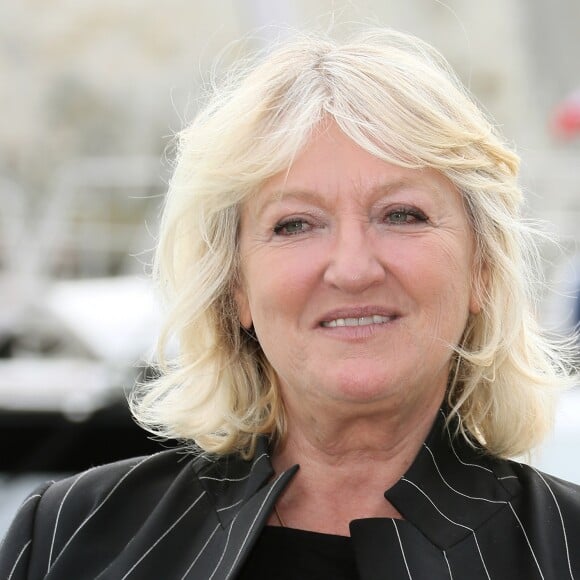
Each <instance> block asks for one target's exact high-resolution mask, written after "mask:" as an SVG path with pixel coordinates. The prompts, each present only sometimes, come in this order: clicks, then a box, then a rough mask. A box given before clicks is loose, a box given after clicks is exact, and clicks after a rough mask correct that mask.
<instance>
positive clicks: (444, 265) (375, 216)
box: [236, 124, 478, 409]
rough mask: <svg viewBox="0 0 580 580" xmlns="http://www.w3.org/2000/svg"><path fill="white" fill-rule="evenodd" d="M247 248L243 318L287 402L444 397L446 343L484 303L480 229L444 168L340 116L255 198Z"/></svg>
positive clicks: (248, 208)
mask: <svg viewBox="0 0 580 580" xmlns="http://www.w3.org/2000/svg"><path fill="white" fill-rule="evenodd" d="M240 248H241V273H242V276H241V283H240V287H239V288H238V290H237V296H236V298H237V304H238V308H239V315H240V321H241V323H242V325H243V326H245V327H250V326H251V325H253V326H254V329H255V332H256V334H257V337H258V340H259V341H260V344H261V346H262V348H263V350H264V352H265V354H266V356H267V358H268V360H269V361H270V363H271V364H272V366H273V367H274V369H275V371H276V373H277V374H278V377H279V379H280V384H281V388H282V396H283V398H284V401H285V404H286V406H287V408H288V407H289V408H291V409H292V408H295V409H298V408H301V407H302V408H304V406H305V405H309V404H310V403H311V404H316V403H320V402H327V403H330V402H332V403H333V404H342V405H348V406H351V407H352V406H353V405H355V406H356V405H357V404H365V405H367V406H368V405H369V403H370V404H372V405H375V406H376V405H380V404H381V403H384V402H386V401H390V402H393V401H394V402H396V403H397V404H400V405H404V404H415V405H416V404H418V402H419V401H423V402H424V403H425V402H426V401H427V400H430V401H431V402H433V401H434V400H435V399H438V400H439V402H441V399H442V398H443V396H444V392H445V387H446V384H447V377H448V371H449V361H450V356H451V349H450V345H456V344H457V343H458V341H459V340H460V337H461V335H462V332H463V330H464V328H465V325H466V322H467V318H468V315H469V312H470V311H471V312H476V311H477V310H478V304H477V301H476V300H475V298H474V295H473V292H472V279H473V278H475V276H474V273H473V267H474V264H473V240H472V235H471V230H470V227H469V223H468V220H467V216H466V213H465V210H464V207H463V204H462V199H461V196H460V194H459V193H458V192H457V191H456V189H455V188H454V186H453V185H452V184H451V182H450V181H449V180H447V179H446V178H445V177H444V176H442V175H441V174H439V173H437V172H436V171H434V170H428V169H427V170H414V169H405V168H401V167H398V166H395V165H392V164H389V163H387V162H384V161H382V160H379V159H378V158H376V157H374V156H372V155H370V154H369V153H367V152H366V151H364V150H363V149H361V148H360V147H359V146H358V145H356V144H355V143H354V142H353V141H351V140H350V139H349V138H347V137H346V136H345V135H344V134H343V133H342V132H341V131H340V130H339V129H338V128H337V127H336V126H335V125H332V124H331V125H329V126H328V128H324V129H321V131H320V132H318V133H316V134H315V136H314V137H313V138H312V140H311V141H310V142H309V144H308V145H307V147H306V148H305V149H304V150H303V151H302V152H301V154H300V155H299V156H298V157H297V158H296V160H295V162H294V163H293V164H292V166H291V167H290V169H289V171H287V172H283V173H281V174H279V175H276V176H274V177H273V178H271V179H270V180H269V181H268V182H266V183H265V185H264V186H263V187H262V189H261V190H260V191H259V192H258V194H257V195H255V196H254V197H252V198H250V199H249V200H247V201H246V202H245V205H244V206H243V208H242V217H241V228H240ZM437 404H438V403H437ZM372 405H371V406H372ZM359 406H360V405H359Z"/></svg>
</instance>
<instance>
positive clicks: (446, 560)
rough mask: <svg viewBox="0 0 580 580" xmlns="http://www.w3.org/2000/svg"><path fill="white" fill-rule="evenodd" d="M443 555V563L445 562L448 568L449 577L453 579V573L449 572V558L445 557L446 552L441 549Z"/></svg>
mask: <svg viewBox="0 0 580 580" xmlns="http://www.w3.org/2000/svg"><path fill="white" fill-rule="evenodd" d="M443 557H444V558H445V563H446V564H447V569H448V570H449V578H451V580H453V574H452V573H451V566H450V565H449V560H448V559H447V552H446V551H445V550H443Z"/></svg>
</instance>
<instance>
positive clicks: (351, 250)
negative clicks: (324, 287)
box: [324, 223, 386, 294]
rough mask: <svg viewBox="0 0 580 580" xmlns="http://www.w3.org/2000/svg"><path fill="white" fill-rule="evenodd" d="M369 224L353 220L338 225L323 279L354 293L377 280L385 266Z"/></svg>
mask: <svg viewBox="0 0 580 580" xmlns="http://www.w3.org/2000/svg"><path fill="white" fill-rule="evenodd" d="M378 249H379V248H378V240H377V239H376V235H374V232H373V231H372V227H370V226H368V224H364V223H352V224H349V225H345V226H342V227H340V228H339V229H338V230H337V232H336V234H335V236H334V239H333V244H332V248H331V251H330V253H329V256H328V263H327V265H326V269H325V272H324V281H325V282H326V283H327V284H329V285H331V286H333V287H335V288H338V289H340V290H342V291H344V292H348V293H351V294H357V293H360V292H363V291H364V290H366V289H367V288H369V287H371V286H374V285H376V284H379V283H380V282H382V281H383V280H384V279H385V275H386V270H385V267H384V265H383V264H382V262H381V259H380V254H379V252H378Z"/></svg>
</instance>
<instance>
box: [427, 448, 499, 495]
mask: <svg viewBox="0 0 580 580" xmlns="http://www.w3.org/2000/svg"><path fill="white" fill-rule="evenodd" d="M423 447H425V449H427V451H428V452H429V455H431V459H432V460H433V465H435V469H436V470H437V473H438V474H439V477H441V480H442V481H443V483H444V484H445V485H446V486H447V487H448V488H449V489H450V490H451V491H452V492H454V493H456V494H457V495H460V496H462V497H465V498H467V499H473V500H477V501H486V502H488V503H499V504H504V505H505V504H506V503H508V502H507V501H503V500H499V499H488V498H485V497H475V496H472V495H467V494H465V493H462V492H460V491H459V490H457V489H455V488H454V487H453V486H452V485H451V484H450V483H448V482H447V480H446V479H445V478H444V477H443V474H442V473H441V470H440V469H439V466H438V465H437V460H436V459H435V455H433V452H432V451H431V449H429V446H428V445H427V444H426V443H423Z"/></svg>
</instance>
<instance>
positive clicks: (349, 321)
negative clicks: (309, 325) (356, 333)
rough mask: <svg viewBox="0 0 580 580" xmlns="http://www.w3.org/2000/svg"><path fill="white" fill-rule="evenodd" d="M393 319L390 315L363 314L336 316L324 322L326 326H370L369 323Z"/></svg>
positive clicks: (379, 322) (380, 322)
mask: <svg viewBox="0 0 580 580" xmlns="http://www.w3.org/2000/svg"><path fill="white" fill-rule="evenodd" d="M389 320H391V317H390V316H379V315H378V314H374V315H373V316H362V317H360V318H336V319H335V320H330V321H328V322H323V323H322V326H324V327H325V328H335V327H337V326H368V325H369V324H385V322H389Z"/></svg>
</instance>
